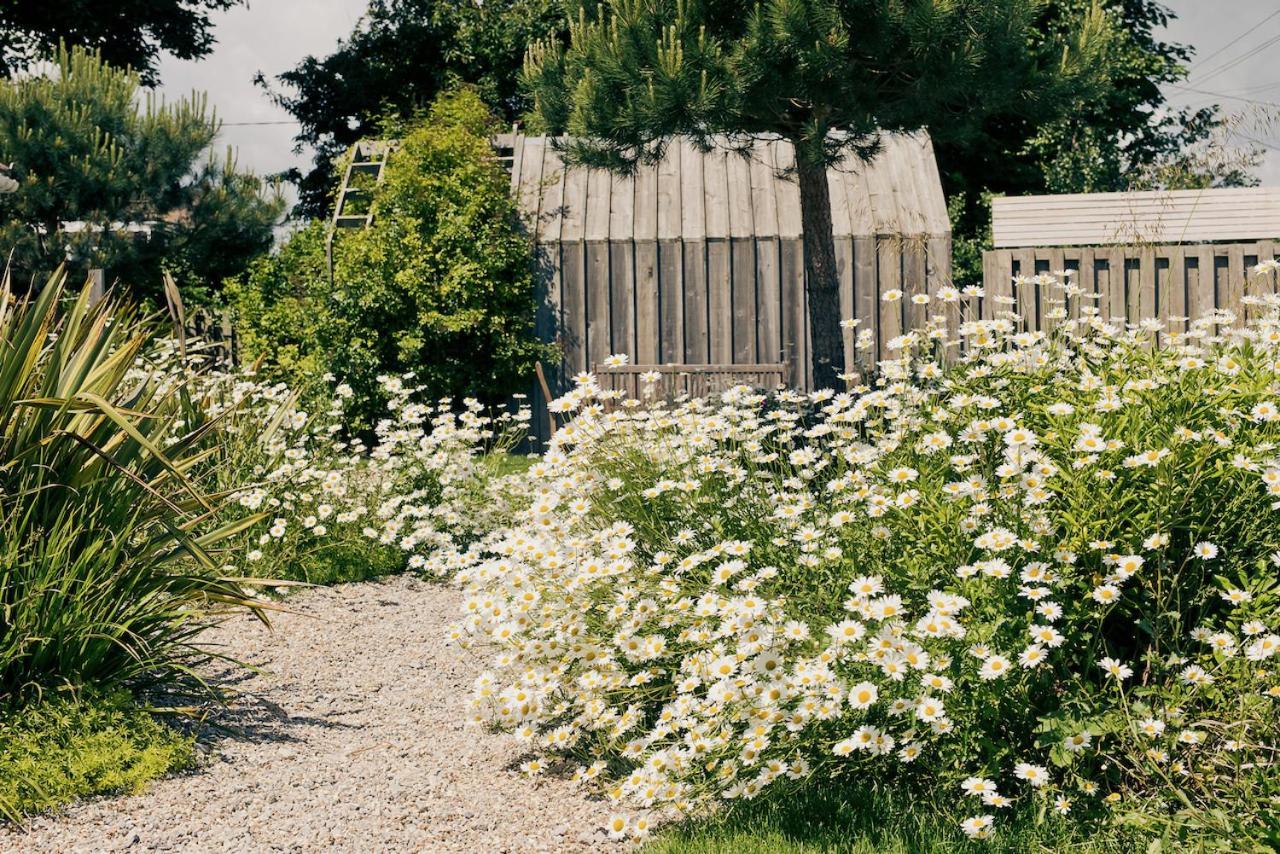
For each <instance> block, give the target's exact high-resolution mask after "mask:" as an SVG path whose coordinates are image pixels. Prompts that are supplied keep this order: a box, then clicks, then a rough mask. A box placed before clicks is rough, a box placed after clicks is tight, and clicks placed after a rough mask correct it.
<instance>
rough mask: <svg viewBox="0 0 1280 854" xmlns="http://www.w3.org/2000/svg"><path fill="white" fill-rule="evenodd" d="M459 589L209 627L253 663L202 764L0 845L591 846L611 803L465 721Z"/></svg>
mask: <svg viewBox="0 0 1280 854" xmlns="http://www.w3.org/2000/svg"><path fill="white" fill-rule="evenodd" d="M460 599H461V597H460V595H459V594H458V593H457V592H456V591H454V590H452V589H450V588H447V587H443V586H440V585H433V584H427V583H424V582H422V581H418V580H415V579H413V578H410V577H399V578H394V579H392V580H389V581H385V582H370V583H365V584H353V585H347V586H344V587H337V588H327V589H323V590H312V591H307V592H304V593H301V594H299V595H297V596H294V597H292V598H291V599H290V600H289V601H288V606H289V607H290V608H291V609H292V612H291V613H287V614H279V615H276V616H275V618H274V620H273V622H274V629H273V630H267V629H265V628H263V627H262V626H261V625H260V624H258V623H257V622H256V621H253V620H250V619H236V620H233V621H230V622H228V623H226V624H224V625H221V626H218V627H216V628H214V629H212V630H211V637H208V638H207V639H209V640H214V641H216V642H217V643H218V644H219V645H220V647H221V648H222V650H223V651H225V652H226V653H227V654H229V655H231V656H233V657H236V658H239V659H240V660H242V661H247V662H250V663H252V664H255V665H257V666H259V667H261V668H263V671H264V672H263V673H262V674H261V675H251V676H249V677H248V678H243V681H241V683H240V684H239V685H238V686H237V688H238V690H240V691H241V692H243V697H242V698H241V699H240V700H237V701H236V702H235V703H234V704H233V706H232V708H231V709H230V710H229V711H228V712H227V713H226V714H225V716H224V718H223V721H222V722H223V723H225V724H227V725H229V726H231V727H234V728H236V730H237V731H238V732H239V733H240V734H239V736H238V737H219V738H218V740H216V741H215V742H213V743H212V744H210V745H209V755H208V756H207V758H206V759H205V760H204V761H203V762H202V763H201V766H200V768H199V769H198V770H197V771H195V772H193V773H190V774H183V775H179V776H175V777H170V778H167V779H164V780H160V781H158V782H157V783H155V784H153V786H152V787H151V788H149V789H148V790H147V791H146V792H145V793H144V794H142V795H139V796H136V797H118V798H104V799H100V800H95V801H89V802H86V803H82V804H78V805H76V806H74V807H72V808H70V809H68V810H66V811H65V812H63V813H61V814H58V815H53V816H47V817H41V818H38V819H35V820H33V821H31V822H30V823H29V829H28V831H27V832H25V833H21V832H16V831H12V830H9V831H5V830H3V829H0V851H5V852H8V851H33V852H34V851H39V852H61V851H68V852H70V851H115V850H125V849H128V850H132V851H153V850H154V851H201V852H204V851H255V852H256V851H360V852H374V851H432V852H436V851H440V852H452V851H467V852H471V854H487V852H525V851H557V852H559V851H588V850H589V851H600V850H604V849H608V848H610V847H611V845H610V843H608V842H607V840H606V837H605V835H604V832H603V827H604V824H605V821H606V820H607V819H608V816H609V814H610V812H611V811H612V810H611V809H610V805H609V804H608V803H607V802H604V801H601V800H593V799H589V798H587V797H586V796H585V795H584V793H583V792H582V791H581V790H580V789H579V788H578V787H576V786H574V785H573V784H571V783H569V782H568V781H567V780H564V779H560V778H556V777H544V778H541V779H538V780H529V779H526V778H525V777H523V776H522V775H520V774H519V773H518V772H517V771H515V764H516V763H517V762H518V761H519V758H518V757H519V750H518V746H517V745H516V744H515V743H514V742H513V741H512V740H511V739H508V738H504V737H502V736H499V735H494V734H489V733H486V732H484V731H482V730H477V729H474V728H466V727H464V726H463V723H462V721H463V720H464V705H465V701H466V697H467V695H468V693H469V691H470V687H471V682H472V680H473V679H474V678H475V676H476V674H477V673H478V672H479V671H480V669H481V668H482V663H481V661H480V660H479V659H478V658H476V657H475V656H474V655H473V654H471V653H467V652H466V651H463V650H459V649H457V648H456V647H454V646H451V645H449V644H447V643H446V640H445V629H446V626H447V625H448V624H450V623H452V622H454V621H455V620H456V619H457V615H458V603H459V601H460Z"/></svg>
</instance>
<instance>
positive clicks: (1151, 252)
mask: <svg viewBox="0 0 1280 854" xmlns="http://www.w3.org/2000/svg"><path fill="white" fill-rule="evenodd" d="M1138 263H1139V264H1140V265H1141V267H1140V269H1139V270H1138V318H1137V319H1138V320H1147V319H1150V318H1158V317H1159V316H1160V313H1159V312H1160V306H1159V305H1158V304H1157V296H1158V295H1157V293H1156V252H1155V249H1154V248H1152V247H1150V246H1148V247H1145V248H1144V249H1143V250H1142V252H1141V253H1140V254H1139V256H1138Z"/></svg>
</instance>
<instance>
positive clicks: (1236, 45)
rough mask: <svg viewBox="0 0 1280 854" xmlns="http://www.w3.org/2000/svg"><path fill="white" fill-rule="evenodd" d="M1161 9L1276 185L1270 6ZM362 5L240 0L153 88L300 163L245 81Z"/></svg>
mask: <svg viewBox="0 0 1280 854" xmlns="http://www.w3.org/2000/svg"><path fill="white" fill-rule="evenodd" d="M1165 3H1166V5H1168V6H1169V7H1170V8H1171V9H1172V10H1173V11H1174V12H1176V13H1177V15H1178V16H1179V17H1178V20H1176V21H1174V22H1172V24H1171V25H1170V27H1169V31H1168V38H1169V39H1170V40H1172V41H1177V42H1183V43H1187V44H1190V45H1193V46H1194V47H1195V48H1196V54H1197V56H1196V58H1195V60H1194V62H1193V64H1192V70H1191V77H1190V79H1189V80H1188V81H1187V82H1186V84H1185V88H1183V89H1170V90H1169V92H1168V94H1169V96H1170V100H1171V101H1172V102H1173V103H1175V104H1194V105H1199V104H1207V103H1220V104H1222V105H1223V106H1224V107H1225V108H1226V109H1227V110H1228V111H1230V112H1233V113H1240V114H1241V115H1242V117H1243V121H1244V124H1243V125H1242V126H1241V128H1240V130H1239V131H1238V136H1237V142H1245V141H1246V140H1245V139H1244V138H1243V137H1246V136H1247V137H1250V138H1252V140H1255V141H1258V142H1260V143H1263V144H1265V145H1267V146H1272V147H1271V148H1268V149H1267V151H1268V157H1267V159H1266V162H1265V163H1264V164H1263V167H1262V168H1261V169H1260V170H1259V172H1258V175H1259V177H1260V178H1261V179H1262V181H1263V183H1264V184H1269V185H1280V122H1277V121H1274V119H1272V118H1271V117H1276V116H1280V62H1277V61H1276V60H1277V59H1278V58H1280V0H1165ZM364 8H365V0H250V5H249V7H248V8H245V7H240V8H235V9H233V10H231V11H229V12H225V13H222V14H219V15H217V16H216V24H217V29H216V36H217V39H218V44H217V46H216V48H215V49H214V52H213V53H212V54H211V55H210V56H208V57H206V58H205V59H203V60H200V61H199V62H182V61H178V60H174V59H165V60H164V61H163V62H162V63H161V65H160V74H161V79H162V80H163V81H164V87H163V91H164V92H165V93H166V95H167V96H168V97H178V96H181V95H185V94H187V93H189V92H190V91H191V90H192V89H198V90H202V91H206V92H208V93H209V100H210V103H211V105H212V106H213V107H215V108H216V109H217V112H218V116H219V117H220V118H221V119H222V120H223V121H224V122H225V124H224V126H223V131H222V138H221V142H222V144H223V145H227V144H230V145H232V146H235V147H236V148H237V149H238V150H239V156H240V163H241V164H242V165H243V166H247V167H250V168H252V169H253V170H255V171H257V172H259V173H261V174H266V173H271V172H278V171H281V170H283V169H287V168H289V167H290V166H294V165H298V166H302V165H305V164H306V162H307V160H308V158H307V156H306V154H305V153H304V154H295V153H294V152H293V150H292V149H293V143H292V137H293V135H294V133H295V132H296V127H295V126H294V125H292V124H291V123H290V118H289V114H288V113H286V112H284V111H283V110H281V109H279V108H278V107H276V106H274V105H273V104H271V102H270V101H269V100H267V97H266V95H265V94H263V93H262V91H261V90H259V89H258V88H257V87H255V86H254V85H253V75H254V73H255V72H257V71H262V72H264V73H265V74H267V75H268V77H270V76H274V75H275V74H278V73H280V72H281V71H284V70H286V69H288V68H291V67H292V66H293V65H294V64H296V63H297V62H298V60H300V59H302V58H303V57H304V56H307V55H308V54H313V55H316V56H324V55H326V54H328V53H329V52H330V51H332V50H333V48H334V46H335V45H336V43H337V41H338V39H339V38H342V37H344V36H346V35H347V34H348V33H350V32H351V30H352V28H353V27H354V26H355V24H356V21H357V20H358V19H359V17H360V14H361V13H362V12H363V10H364ZM1188 90H1200V91H1188ZM370 95H371V97H375V96H376V93H370ZM264 122H265V123H270V122H282V124H263V123H264Z"/></svg>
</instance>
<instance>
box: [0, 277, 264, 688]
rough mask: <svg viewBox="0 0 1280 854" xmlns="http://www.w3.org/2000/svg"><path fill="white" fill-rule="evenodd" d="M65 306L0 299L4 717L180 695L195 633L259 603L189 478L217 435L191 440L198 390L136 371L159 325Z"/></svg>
mask: <svg viewBox="0 0 1280 854" xmlns="http://www.w3.org/2000/svg"><path fill="white" fill-rule="evenodd" d="M62 294H63V277H62V276H61V275H57V276H55V277H54V278H53V279H52V280H51V281H50V282H49V283H48V284H47V285H46V286H45V287H44V288H43V290H42V291H41V293H40V295H39V296H38V297H37V298H36V299H34V300H33V301H20V302H15V301H14V300H13V299H12V298H11V297H10V294H9V293H8V290H7V288H3V287H0V614H3V619H2V620H0V702H12V701H15V700H20V699H22V698H24V697H26V696H29V695H31V694H34V693H38V692H39V691H40V690H41V689H44V688H58V687H62V686H64V685H72V686H80V685H100V686H117V685H121V684H124V683H126V682H128V683H131V684H132V683H137V682H138V681H140V680H146V679H160V680H166V681H168V680H175V679H179V678H180V677H181V675H182V674H183V673H185V672H186V668H187V665H189V664H190V663H191V659H192V657H193V649H192V646H191V641H192V639H193V637H194V635H195V634H196V633H197V631H198V623H197V617H198V616H199V615H200V614H201V613H210V612H216V611H217V610H218V609H219V608H220V607H234V606H237V605H244V604H247V603H248V601H249V600H248V599H247V597H246V596H245V594H244V592H243V590H242V589H241V587H240V586H239V585H238V584H237V583H235V582H233V581H230V580H227V579H224V578H221V577H219V575H218V574H217V572H216V567H215V565H214V561H213V559H212V558H211V556H210V554H209V549H210V548H212V547H214V546H215V544H216V543H217V542H218V541H219V540H220V539H222V538H223V537H226V536H228V535H230V534H233V533H234V532H235V527H234V526H232V527H230V528H219V527H217V526H215V525H213V524H211V520H212V517H213V515H214V513H215V507H214V504H213V502H212V501H211V500H210V499H209V498H208V497H207V496H206V495H205V494H204V493H203V492H202V491H201V490H200V489H199V487H198V486H197V485H196V484H195V483H194V482H193V481H192V479H191V478H190V477H188V474H187V473H188V472H189V471H190V470H191V469H192V467H193V466H196V465H197V464H199V462H200V461H201V459H202V458H203V457H204V455H205V453H206V448H207V445H206V443H207V442H208V441H209V440H210V437H211V435H212V431H211V429H210V425H205V426H204V427H203V428H201V429H199V430H194V431H190V432H187V431H183V430H182V429H181V427H182V425H183V424H184V423H186V422H187V420H188V418H189V415H190V412H189V409H188V406H187V402H186V398H185V397H184V392H185V385H184V384H183V383H182V382H177V383H173V382H164V383H162V382H160V381H158V380H157V378H156V377H155V376H153V375H151V374H149V373H147V372H138V371H136V370H134V369H133V364H134V361H135V359H136V357H137V356H138V355H139V353H141V352H142V351H143V349H144V348H145V346H146V344H147V341H148V340H149V337H150V335H149V332H148V329H147V327H146V326H145V324H142V323H140V322H139V321H138V320H137V319H136V318H135V317H134V316H133V315H131V314H130V313H129V312H128V311H127V310H123V309H121V308H120V307H119V306H116V305H114V304H111V303H99V304H97V305H93V306H91V305H89V303H88V296H87V295H88V290H87V289H85V290H84V292H83V293H82V295H81V297H80V299H78V300H76V301H75V302H74V303H72V304H70V305H69V306H68V307H66V308H63V306H62V305H61V304H60V300H61V297H62Z"/></svg>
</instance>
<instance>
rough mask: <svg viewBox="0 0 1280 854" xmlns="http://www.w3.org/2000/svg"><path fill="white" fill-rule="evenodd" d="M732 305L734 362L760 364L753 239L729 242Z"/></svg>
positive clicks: (731, 329)
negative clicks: (757, 353) (757, 341)
mask: <svg viewBox="0 0 1280 854" xmlns="http://www.w3.org/2000/svg"><path fill="white" fill-rule="evenodd" d="M729 265H730V286H731V288H732V291H731V293H730V297H729V299H730V303H731V311H732V320H731V327H730V329H729V330H728V331H730V332H731V333H732V350H731V352H732V353H733V358H732V360H731V361H732V362H734V363H738V364H743V363H747V362H756V361H759V359H758V357H757V355H756V307H757V305H758V303H757V299H756V242H755V241H754V240H752V239H751V238H749V237H747V238H732V239H730V241H729Z"/></svg>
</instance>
